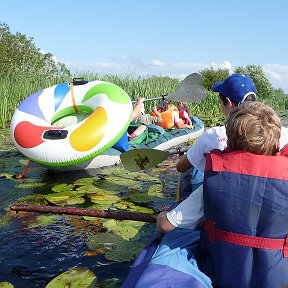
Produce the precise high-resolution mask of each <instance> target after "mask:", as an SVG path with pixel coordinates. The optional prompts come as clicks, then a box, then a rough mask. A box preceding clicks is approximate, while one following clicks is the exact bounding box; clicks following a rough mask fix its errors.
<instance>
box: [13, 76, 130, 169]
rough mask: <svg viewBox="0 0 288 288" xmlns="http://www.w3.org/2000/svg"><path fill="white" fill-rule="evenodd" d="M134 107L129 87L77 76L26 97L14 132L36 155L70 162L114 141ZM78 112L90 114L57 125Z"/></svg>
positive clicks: (24, 150) (23, 148)
mask: <svg viewBox="0 0 288 288" xmlns="http://www.w3.org/2000/svg"><path fill="white" fill-rule="evenodd" d="M132 109H133V107H132V103H131V100H130V98H129V96H128V95H127V93H126V92H125V91H124V90H123V89H121V88H120V87H118V86H116V85H115V84H112V83H108V82H104V81H89V82H88V81H84V80H83V79H73V82H71V83H62V84H58V85H55V86H51V87H48V88H46V89H43V90H41V91H38V92H36V93H35V94H33V95H31V96H29V97H28V98H26V99H25V100H24V101H23V102H22V103H21V104H20V105H19V106H18V108H17V109H16V111H15V113H14V115H13V117H12V120H11V125H10V133H11V137H12V140H13V142H14V144H15V145H16V147H17V148H18V149H19V151H20V152H21V153H23V154H24V155H25V156H26V157H27V158H29V159H31V160H32V161H35V162H38V163H40V164H44V165H48V166H71V165H75V164H78V163H82V162H84V161H87V160H90V159H92V158H94V157H95V156H98V155H100V154H102V153H103V152H104V151H106V150H107V149H109V148H111V147H112V146H113V145H114V144H116V143H117V142H118V140H119V139H120V138H121V136H122V135H123V134H124V133H125V131H126V130H127V127H128V126H129V124H130V120H131V114H132ZM78 112H80V113H83V112H88V113H90V116H89V117H88V118H86V119H84V120H83V121H80V122H79V123H76V124H73V125H71V126H67V127H55V126H53V123H54V122H56V121H58V120H59V119H61V118H63V117H66V116H68V115H71V114H75V113H78Z"/></svg>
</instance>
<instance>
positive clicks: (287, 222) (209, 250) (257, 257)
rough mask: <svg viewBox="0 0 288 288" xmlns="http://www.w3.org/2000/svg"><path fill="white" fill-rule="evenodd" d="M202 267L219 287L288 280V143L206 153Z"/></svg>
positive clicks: (265, 287)
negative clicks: (265, 151)
mask: <svg viewBox="0 0 288 288" xmlns="http://www.w3.org/2000/svg"><path fill="white" fill-rule="evenodd" d="M203 188H204V189H203V190H204V216H205V219H206V220H205V221H206V222H205V225H204V229H203V230H202V232H201V240H200V249H199V259H198V261H199V267H200V269H201V271H202V272H204V273H205V274H206V275H207V276H209V277H210V278H211V280H212V283H213V287H221V288H225V287H233V288H238V287H239V288H246V287H247V288H254V287H255V288H256V287H257V288H258V287H261V288H276V287H277V288H278V287H283V286H284V285H285V284H288V258H287V257H288V240H287V233H288V146H287V145H286V146H285V147H284V148H283V149H282V150H281V152H279V153H277V154H276V155H275V156H264V155H255V154H251V153H248V152H244V151H230V152H229V151H228V152H225V151H224V152H221V151H219V150H214V151H212V152H211V153H209V154H207V155H206V171H205V176H204V187H203Z"/></svg>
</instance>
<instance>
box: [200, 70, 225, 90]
mask: <svg viewBox="0 0 288 288" xmlns="http://www.w3.org/2000/svg"><path fill="white" fill-rule="evenodd" d="M200 74H201V75H202V77H203V86H204V88H205V89H206V90H212V86H213V84H214V83H215V82H222V81H224V79H225V78H227V77H228V76H229V70H228V69H217V70H214V68H213V67H210V68H206V69H204V70H202V71H200Z"/></svg>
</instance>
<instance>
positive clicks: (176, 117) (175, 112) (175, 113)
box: [172, 110, 180, 123]
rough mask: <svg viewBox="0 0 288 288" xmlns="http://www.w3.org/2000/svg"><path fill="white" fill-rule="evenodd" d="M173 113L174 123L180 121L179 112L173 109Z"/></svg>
mask: <svg viewBox="0 0 288 288" xmlns="http://www.w3.org/2000/svg"><path fill="white" fill-rule="evenodd" d="M172 115H173V121H174V123H178V122H180V118H179V112H177V111H175V110H173V112H172Z"/></svg>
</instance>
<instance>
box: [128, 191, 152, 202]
mask: <svg viewBox="0 0 288 288" xmlns="http://www.w3.org/2000/svg"><path fill="white" fill-rule="evenodd" d="M129 199H130V200H132V201H133V202H136V203H148V202H150V201H151V197H150V196H149V195H147V194H143V193H134V194H131V195H129Z"/></svg>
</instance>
